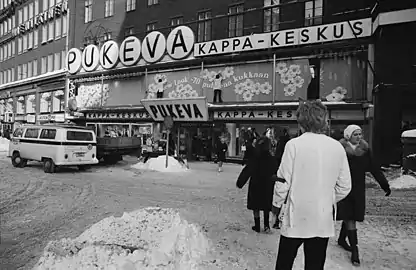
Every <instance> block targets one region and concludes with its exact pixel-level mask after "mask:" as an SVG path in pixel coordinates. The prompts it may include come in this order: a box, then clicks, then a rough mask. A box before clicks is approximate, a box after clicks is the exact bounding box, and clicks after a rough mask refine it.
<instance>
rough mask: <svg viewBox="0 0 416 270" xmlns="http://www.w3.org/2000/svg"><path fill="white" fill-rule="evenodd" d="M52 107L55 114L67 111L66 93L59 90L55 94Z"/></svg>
mask: <svg viewBox="0 0 416 270" xmlns="http://www.w3.org/2000/svg"><path fill="white" fill-rule="evenodd" d="M52 106H53V111H54V112H60V111H64V110H65V94H64V91H62V90H58V91H55V92H53V100H52Z"/></svg>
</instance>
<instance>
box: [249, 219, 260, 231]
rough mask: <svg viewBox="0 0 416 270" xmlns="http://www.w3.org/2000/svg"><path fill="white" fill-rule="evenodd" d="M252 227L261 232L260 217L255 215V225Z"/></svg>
mask: <svg viewBox="0 0 416 270" xmlns="http://www.w3.org/2000/svg"><path fill="white" fill-rule="evenodd" d="M251 229H253V231H255V232H260V217H254V226H253V227H251Z"/></svg>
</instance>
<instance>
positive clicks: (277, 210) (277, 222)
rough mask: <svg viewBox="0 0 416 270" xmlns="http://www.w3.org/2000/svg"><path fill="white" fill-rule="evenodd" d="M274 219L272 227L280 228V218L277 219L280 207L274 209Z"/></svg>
mask: <svg viewBox="0 0 416 270" xmlns="http://www.w3.org/2000/svg"><path fill="white" fill-rule="evenodd" d="M275 215H276V216H275V221H274V224H273V229H280V224H279V223H280V220H279V215H280V208H277V209H276V213H275Z"/></svg>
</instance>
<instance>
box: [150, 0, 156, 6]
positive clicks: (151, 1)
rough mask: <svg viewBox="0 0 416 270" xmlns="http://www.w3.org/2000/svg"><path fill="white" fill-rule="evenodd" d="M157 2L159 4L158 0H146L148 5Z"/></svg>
mask: <svg viewBox="0 0 416 270" xmlns="http://www.w3.org/2000/svg"><path fill="white" fill-rule="evenodd" d="M157 4H159V0H147V5H148V6H152V5H157Z"/></svg>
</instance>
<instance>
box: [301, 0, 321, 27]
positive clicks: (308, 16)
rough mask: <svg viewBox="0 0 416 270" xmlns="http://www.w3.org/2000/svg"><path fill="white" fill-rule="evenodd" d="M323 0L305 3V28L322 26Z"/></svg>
mask: <svg viewBox="0 0 416 270" xmlns="http://www.w3.org/2000/svg"><path fill="white" fill-rule="evenodd" d="M322 14H323V0H313V1H307V2H305V26H311V25H317V24H322Z"/></svg>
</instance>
